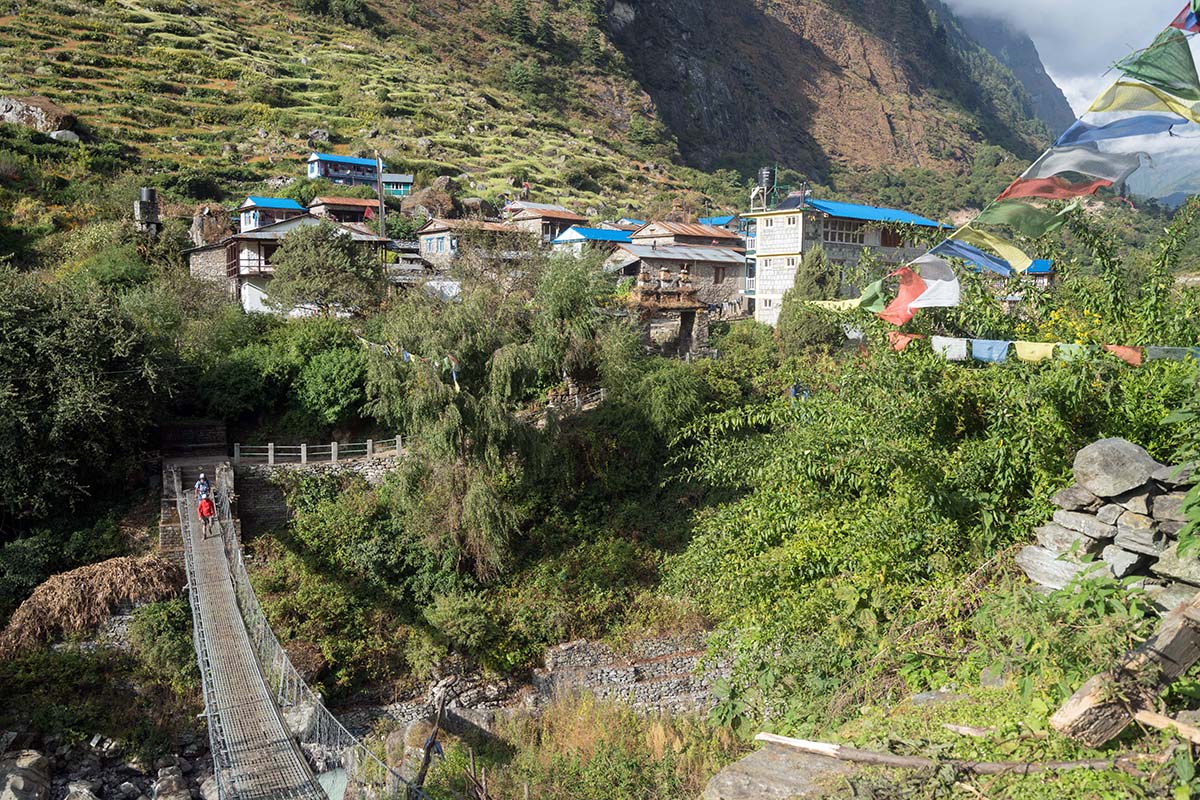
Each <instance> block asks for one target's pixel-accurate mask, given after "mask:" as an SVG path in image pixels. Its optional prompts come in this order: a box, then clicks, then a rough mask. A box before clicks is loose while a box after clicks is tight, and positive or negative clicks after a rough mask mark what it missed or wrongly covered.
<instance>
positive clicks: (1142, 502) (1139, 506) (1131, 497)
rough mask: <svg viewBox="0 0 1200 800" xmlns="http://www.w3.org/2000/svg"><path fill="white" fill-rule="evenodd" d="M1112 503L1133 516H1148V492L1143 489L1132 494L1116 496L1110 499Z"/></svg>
mask: <svg viewBox="0 0 1200 800" xmlns="http://www.w3.org/2000/svg"><path fill="white" fill-rule="evenodd" d="M1112 501H1113V503H1115V504H1116V505H1119V506H1120V507H1121V508H1123V509H1125V510H1126V511H1132V512H1134V513H1135V514H1145V515H1146V516H1149V515H1150V503H1151V496H1150V492H1148V491H1146V490H1145V489H1134V490H1133V491H1132V492H1125V494H1122V495H1117V496H1116V497H1114V498H1113V499H1112Z"/></svg>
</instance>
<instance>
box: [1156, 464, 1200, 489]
mask: <svg viewBox="0 0 1200 800" xmlns="http://www.w3.org/2000/svg"><path fill="white" fill-rule="evenodd" d="M1195 468H1196V465H1195V464H1190V463H1189V464H1178V465H1176V466H1173V467H1159V468H1158V469H1156V470H1154V474H1153V475H1151V476H1150V477H1152V478H1154V480H1155V481H1157V482H1158V483H1160V484H1162V485H1163V486H1166V487H1168V488H1176V487H1182V486H1191V485H1192V484H1193V483H1195V482H1196V481H1195V480H1193V473H1194V471H1195Z"/></svg>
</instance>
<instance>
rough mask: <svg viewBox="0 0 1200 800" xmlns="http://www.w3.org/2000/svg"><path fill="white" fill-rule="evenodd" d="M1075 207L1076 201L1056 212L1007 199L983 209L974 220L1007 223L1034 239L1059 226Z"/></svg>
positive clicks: (989, 223)
mask: <svg viewBox="0 0 1200 800" xmlns="http://www.w3.org/2000/svg"><path fill="white" fill-rule="evenodd" d="M1077 208H1079V202H1078V201H1076V202H1074V203H1071V204H1070V205H1068V206H1067V207H1066V208H1064V209H1063V210H1062V211H1057V212H1056V211H1052V210H1050V209H1048V208H1038V207H1037V206H1033V205H1030V204H1029V203H1025V202H1022V201H1020V200H1009V201H1006V202H1003V203H996V204H994V205H993V206H991V207H990V208H986V209H984V211H983V213H982V214H980V215H979V216H978V217H976V218H975V222H980V223H983V224H985V225H1008V226H1009V227H1011V228H1013V229H1014V230H1016V231H1018V232H1020V233H1022V234H1024V235H1025V236H1028V237H1030V238H1031V239H1036V238H1037V237H1039V236H1042V235H1044V234H1047V233H1051V232H1052V231H1056V230H1058V229H1059V228H1061V227H1062V226H1063V225H1064V224H1065V223H1066V221H1067V215H1068V214H1069V213H1070V212H1072V211H1074V210H1075V209H1077Z"/></svg>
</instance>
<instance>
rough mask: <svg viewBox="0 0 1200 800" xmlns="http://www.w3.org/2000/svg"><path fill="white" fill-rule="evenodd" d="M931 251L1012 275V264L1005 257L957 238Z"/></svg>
mask: <svg viewBox="0 0 1200 800" xmlns="http://www.w3.org/2000/svg"><path fill="white" fill-rule="evenodd" d="M929 252H931V253H934V254H936V255H939V256H950V257H951V258H961V259H962V260H963V261H969V262H970V263H972V264H974V265H975V266H977V267H980V268H981V269H986V270H990V271H991V272H994V273H996V274H997V275H1000V276H1002V277H1005V278H1007V277H1008V276H1009V275H1012V265H1010V264H1009V263H1008V262H1007V261H1005V260H1004V259H1002V258H997V257H996V256H993V255H989V254H987V253H985V252H983V251H982V250H980V249H979V248H978V247H972V246H971V245H969V244H967V243H966V242H961V241H959V240H957V239H947V240H946V241H944V242H942V243H941V244H939V245H938V246H937V247H935V248H933V249H932V250H930V251H929Z"/></svg>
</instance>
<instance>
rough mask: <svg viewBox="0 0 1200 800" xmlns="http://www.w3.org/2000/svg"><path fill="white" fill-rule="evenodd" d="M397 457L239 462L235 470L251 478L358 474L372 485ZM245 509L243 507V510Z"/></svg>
mask: <svg viewBox="0 0 1200 800" xmlns="http://www.w3.org/2000/svg"><path fill="white" fill-rule="evenodd" d="M396 463H397V457H396V456H394V455H392V456H378V457H376V458H353V459H350V458H348V459H345V460H343V461H309V462H308V463H307V464H298V463H287V464H239V465H238V466H237V467H236V472H237V474H238V476H239V480H240V476H242V475H246V476H247V477H251V478H265V479H273V478H275V477H276V476H279V475H287V474H303V475H358V476H360V477H362V478H363V479H365V480H366V482H367V483H369V484H371V485H372V486H374V485H375V484H378V483H382V482H383V478H384V476H385V475H387V473H388V472H390V471H391V470H393V469H395V467H396ZM244 511H245V509H243V512H244Z"/></svg>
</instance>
